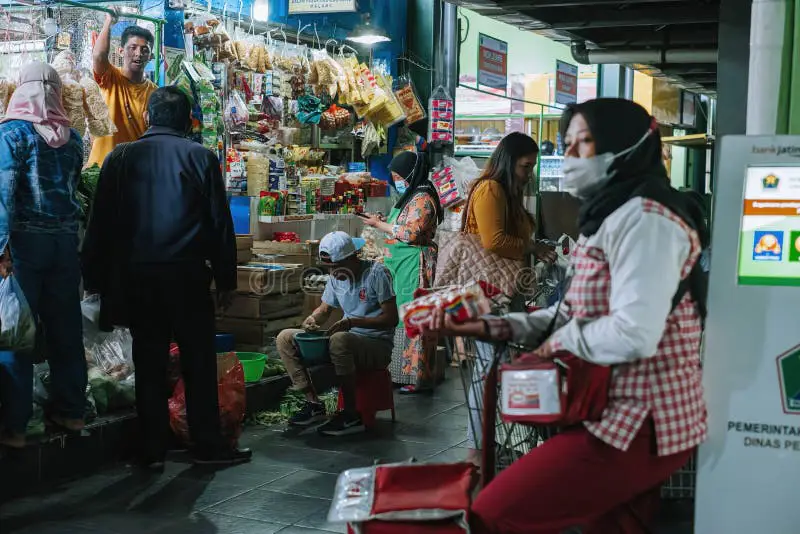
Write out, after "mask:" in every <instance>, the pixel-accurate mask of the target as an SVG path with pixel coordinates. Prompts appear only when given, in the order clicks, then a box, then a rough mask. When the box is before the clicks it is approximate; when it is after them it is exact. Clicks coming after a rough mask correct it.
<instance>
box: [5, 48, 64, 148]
mask: <svg viewBox="0 0 800 534" xmlns="http://www.w3.org/2000/svg"><path fill="white" fill-rule="evenodd" d="M11 120H22V121H27V122H30V123H32V124H33V127H34V128H35V129H36V132H37V133H38V134H39V135H41V136H42V137H43V138H44V140H45V142H46V143H47V144H48V145H50V146H51V147H53V148H58V147H60V146H63V145H64V144H66V142H67V141H69V136H70V128H69V125H70V122H69V119H68V118H67V112H66V111H65V110H64V104H62V103H61V78H59V76H58V73H57V72H56V71H55V69H54V68H53V67H51V66H50V65H47V64H45V63H38V62H37V63H30V64H28V65H26V66H24V67H23V68H22V71H21V72H20V75H19V85H18V86H17V89H16V90H15V91H14V94H13V95H11V100H10V101H9V103H8V109H7V110H6V116H5V118H4V119H3V120H2V121H0V122H7V121H11Z"/></svg>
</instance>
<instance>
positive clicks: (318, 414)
mask: <svg viewBox="0 0 800 534" xmlns="http://www.w3.org/2000/svg"><path fill="white" fill-rule="evenodd" d="M326 417H327V416H326V415H325V406H323V405H322V404H317V403H314V402H306V404H305V406H303V409H302V410H300V411H299V412H297V413H296V414H294V415H293V416H292V417H290V418H289V424H290V425H292V426H311V425H313V424H315V423H320V422H322V421H324V420H325V419H326Z"/></svg>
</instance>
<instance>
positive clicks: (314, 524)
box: [297, 508, 347, 534]
mask: <svg viewBox="0 0 800 534" xmlns="http://www.w3.org/2000/svg"><path fill="white" fill-rule="evenodd" d="M297 526H299V527H306V528H315V529H318V530H324V531H326V532H337V533H339V534H346V533H347V525H345V524H342V523H328V508H326V509H324V510H320V511H319V512H317V513H315V514H312V515H310V516H308V517H306V518H305V519H301V520H300V521H298V522H297Z"/></svg>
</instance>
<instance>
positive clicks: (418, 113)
mask: <svg viewBox="0 0 800 534" xmlns="http://www.w3.org/2000/svg"><path fill="white" fill-rule="evenodd" d="M394 95H395V97H396V98H397V100H398V102H399V103H400V106H401V107H402V108H403V111H404V112H405V114H406V124H414V123H415V122H417V121H421V120H422V119H424V118H425V117H426V116H427V115H426V113H425V107H424V106H423V105H422V102H421V101H420V99H419V96H417V91H416V89H415V88H414V84H413V83H411V81H410V80H402V81H400V82H399V83H398V84H397V88H396V89H395V91H394Z"/></svg>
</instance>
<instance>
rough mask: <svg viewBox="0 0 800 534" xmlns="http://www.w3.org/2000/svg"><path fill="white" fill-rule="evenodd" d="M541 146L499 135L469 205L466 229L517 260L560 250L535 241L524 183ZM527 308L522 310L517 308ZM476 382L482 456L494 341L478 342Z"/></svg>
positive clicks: (547, 257) (472, 402) (475, 429)
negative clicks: (484, 382)
mask: <svg viewBox="0 0 800 534" xmlns="http://www.w3.org/2000/svg"><path fill="white" fill-rule="evenodd" d="M538 156H539V147H538V145H537V144H536V141H534V140H533V139H532V138H531V137H529V136H527V135H525V134H522V133H517V132H514V133H511V134H509V135H507V136H506V137H504V138H503V140H502V141H500V144H499V145H497V148H496V149H495V151H494V153H493V154H492V157H491V158H490V159H489V162H488V163H487V165H486V168H485V169H484V171H483V174H481V176H480V178H478V179H477V180H476V182H475V184H473V186H472V190H471V192H470V201H469V203H468V206H469V207H468V209H467V210H466V211H465V212H464V218H463V223H462V224H463V229H464V231H465V232H467V233H469V234H474V235H478V236H480V238H481V243H482V244H483V248H484V249H486V250H488V251H490V252H493V253H495V254H497V255H498V256H501V257H503V258H508V259H513V260H527V259H528V256H529V255H531V254H532V255H533V256H534V258H535V259H536V260H538V261H546V262H553V261H555V260H556V253H555V251H554V250H553V249H551V248H550V247H548V246H546V245H542V244H541V243H536V242H535V241H534V239H533V234H534V231H535V229H536V226H535V223H534V219H533V216H532V215H531V214H530V213H529V212H528V211H527V210H526V209H525V189H526V187H527V185H528V182H530V180H531V178H532V176H533V169H534V167H535V166H536V160H537V158H538ZM517 311H523V310H517ZM477 347H478V351H477V355H476V356H477V359H476V361H475V362H474V369H473V378H472V384H473V386H472V387H471V389H470V391H469V395H468V397H467V400H468V403H467V404H468V408H469V418H470V420H469V421H468V424H467V446H468V447H469V449H470V460H471V461H473V462H475V463H478V461H479V458H480V447H481V444H480V442H479V439H478V438H479V436H480V434H481V412H482V410H481V405H482V401H481V399H482V398H483V387H476V386H475V385H476V384H481V383H482V376H484V375H485V371H487V370H488V365H489V363H490V362H491V358H492V355H493V354H494V346H493V345H491V344H488V343H482V342H477Z"/></svg>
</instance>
